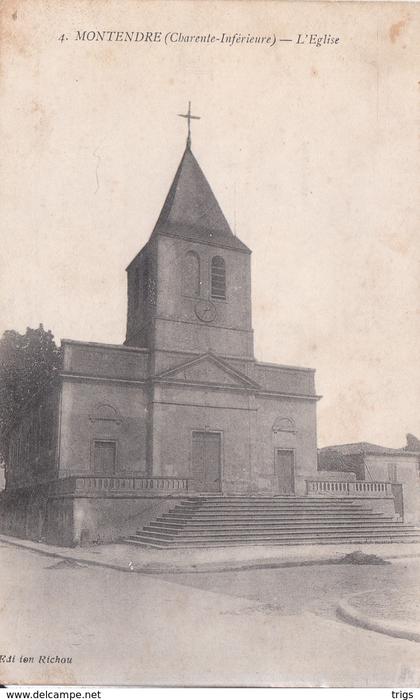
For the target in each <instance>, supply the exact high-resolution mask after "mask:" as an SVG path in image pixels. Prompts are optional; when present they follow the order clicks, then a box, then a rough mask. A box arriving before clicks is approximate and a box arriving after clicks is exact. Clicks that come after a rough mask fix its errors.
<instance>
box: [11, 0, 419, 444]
mask: <svg viewBox="0 0 420 700" xmlns="http://www.w3.org/2000/svg"><path fill="white" fill-rule="evenodd" d="M262 8H263V9H264V11H263V12H262ZM419 11H420V8H419V7H418V6H417V7H413V5H411V4H410V5H409V4H404V3H387V4H386V5H383V4H381V3H375V4H367V5H360V4H358V3H352V4H348V3H339V4H331V3H318V2H312V3H299V2H296V3H282V2H264V3H260V2H247V3H241V2H223V3H221V2H219V3H214V2H197V1H196V2H194V3H192V2H176V1H175V2H167V3H161V2H146V1H145V2H137V1H134V0H133V1H130V0H127V2H126V3H125V4H124V13H122V12H121V4H120V3H118V2H113V1H112V0H110V1H109V2H97V3H89V2H74V1H72V2H70V1H69V0H63V2H61V3H50V2H47V1H46V0H45V1H44V0H36V2H35V0H28V1H27V2H26V3H21V4H19V3H17V10H16V3H15V4H14V5H13V4H12V3H11V2H7V3H5V5H4V10H3V11H2V12H3V15H2V29H1V31H2V38H3V41H2V48H1V55H0V66H1V74H0V90H1V93H0V95H1V98H2V105H3V108H2V114H1V116H0V128H1V133H2V136H3V143H5V154H4V157H3V159H2V163H1V165H0V186H1V210H2V222H3V226H2V241H3V245H2V250H1V268H0V273H1V279H0V299H1V310H0V332H3V331H4V330H5V329H9V328H14V329H16V330H19V331H21V332H22V331H24V330H25V328H26V326H31V327H36V326H38V325H39V323H43V324H44V327H45V328H48V329H51V330H52V331H53V333H54V335H55V337H56V339H57V340H59V339H60V338H74V339H79V340H92V341H97V342H109V343H121V342H123V340H124V337H125V315H126V280H125V268H126V266H127V265H128V263H129V262H130V260H131V259H132V258H133V257H134V255H135V254H136V253H137V252H138V251H139V250H140V248H141V247H142V246H143V245H144V243H145V242H146V240H147V239H148V237H149V235H150V233H151V231H152V228H153V225H154V223H155V221H156V219H157V217H158V215H159V212H160V208H161V206H162V204H163V201H164V199H165V196H166V193H167V191H168V189H169V186H170V183H171V181H172V178H173V176H174V174H175V171H176V168H177V166H178V163H179V160H180V158H181V156H182V153H183V150H184V146H185V137H186V125H185V120H183V119H180V118H179V117H177V114H178V113H179V112H184V111H185V110H186V108H187V105H188V101H189V100H191V101H192V108H193V111H194V113H196V114H199V115H200V116H201V119H200V121H195V122H194V123H193V142H192V147H193V152H194V154H195V156H196V157H197V159H198V161H199V163H200V165H201V167H202V169H203V171H204V173H205V175H206V177H207V178H208V180H209V182H210V185H211V186H212V189H213V191H214V193H215V195H216V197H217V199H218V201H219V203H220V205H221V207H222V209H223V211H224V213H225V215H226V217H227V219H228V221H229V223H230V224H231V227H232V228H233V229H234V230H235V233H236V234H237V235H238V236H239V238H240V239H241V240H242V241H244V243H246V244H247V245H248V246H249V247H250V248H251V249H252V251H253V255H252V274H253V277H252V298H253V326H254V331H255V354H256V357H257V358H258V359H259V360H263V361H266V362H278V363H280V364H291V365H302V366H307V367H314V368H316V370H317V372H316V386H317V391H318V393H319V394H321V395H322V397H323V398H322V399H321V400H320V402H319V404H318V438H319V444H320V445H321V446H322V445H327V444H336V443H340V442H354V441H359V440H366V441H371V442H376V443H379V444H383V445H387V446H394V447H399V446H402V445H404V444H405V434H406V433H407V432H412V433H414V434H417V435H419V434H420V421H419V395H420V370H419V363H418V354H419V353H418V346H419V337H420V329H419V299H420V294H419V291H420V290H419V286H420V283H419V279H420V277H419V260H420V239H419V236H418V232H417V228H418V223H417V222H418V218H419V217H418V211H419V194H418V188H417V186H416V176H417V175H418V171H419V151H418V144H417V141H416V139H417V132H418V124H419V108H418V87H419V86H418V82H417V76H416V74H415V65H416V59H418V57H419V49H418V47H417V46H416V40H417V37H418V31H419V26H418V24H419V15H420V12H419ZM84 30H86V31H101V30H114V31H119V30H121V31H144V32H145V31H153V32H155V31H159V32H162V36H163V37H164V36H166V35H167V32H176V33H178V34H179V33H182V34H183V35H197V34H200V35H204V34H205V35H207V34H211V33H214V34H215V35H218V36H220V35H221V33H222V32H225V33H227V34H233V33H235V32H236V33H240V34H242V35H244V36H247V35H248V33H249V34H250V35H252V36H255V35H258V36H267V37H273V36H275V37H276V39H278V38H291V39H292V41H289V42H279V41H276V44H275V45H274V46H270V45H268V44H266V45H260V44H235V45H233V46H230V45H227V44H226V45H221V44H220V42H219V43H217V42H216V43H213V44H211V43H206V44H204V43H186V42H181V43H179V42H178V43H168V44H165V43H164V41H161V42H156V43H144V42H138V43H136V44H133V43H128V42H116V41H110V42H97V41H92V42H88V41H78V40H76V36H77V32H78V31H84ZM314 32H316V33H318V34H319V35H320V36H324V34H327V35H328V34H329V35H330V36H331V37H339V42H338V43H337V44H333V45H331V44H325V45H322V46H319V47H317V46H316V45H310V44H307V43H305V44H303V45H300V44H297V38H298V35H299V34H301V35H302V36H303V37H304V36H305V35H306V34H311V33H314ZM63 36H64V37H65V38H64V40H63V41H60V40H59V38H60V37H63Z"/></svg>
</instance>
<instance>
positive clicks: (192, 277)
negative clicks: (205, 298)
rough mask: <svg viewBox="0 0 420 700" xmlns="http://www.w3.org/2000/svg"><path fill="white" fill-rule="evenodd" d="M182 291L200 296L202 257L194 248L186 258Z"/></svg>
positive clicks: (188, 294) (187, 294)
mask: <svg viewBox="0 0 420 700" xmlns="http://www.w3.org/2000/svg"><path fill="white" fill-rule="evenodd" d="M182 292H183V294H185V295H186V296H188V297H199V296H200V258H199V257H198V255H197V253H195V252H194V251H193V250H190V252H189V253H187V254H186V256H185V259H184V269H183V275H182Z"/></svg>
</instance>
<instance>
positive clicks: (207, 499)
mask: <svg viewBox="0 0 420 700" xmlns="http://www.w3.org/2000/svg"><path fill="white" fill-rule="evenodd" d="M352 500H355V498H354V496H203V497H200V496H199V497H196V498H195V497H185V498H183V499H182V500H181V501H180V502H181V503H185V504H187V505H189V504H193V505H194V504H197V503H201V504H206V503H270V502H271V503H279V502H285V503H286V502H287V503H293V502H295V503H306V502H307V501H311V502H313V503H318V502H319V503H331V502H334V503H337V502H342V501H352Z"/></svg>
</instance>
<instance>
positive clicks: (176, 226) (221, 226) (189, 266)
mask: <svg viewBox="0 0 420 700" xmlns="http://www.w3.org/2000/svg"><path fill="white" fill-rule="evenodd" d="M182 116H185V117H186V118H187V119H188V127H189V128H188V137H187V144H186V148H185V151H184V154H183V156H182V158H181V162H180V164H179V166H178V169H177V171H176V173H175V177H174V179H173V182H172V184H171V186H170V188H169V192H168V194H167V196H166V199H165V201H164V204H163V207H162V210H161V212H160V215H159V217H158V220H157V222H156V225H155V227H154V229H153V232H152V235H151V237H150V239H149V241H148V242H147V243H146V245H145V246H144V247H143V248H142V250H141V251H140V253H139V254H138V255H137V256H136V257H135V258H134V260H133V261H132V262H131V263H130V265H129V266H128V268H127V274H128V315H127V338H126V344H127V345H135V346H140V347H147V348H149V350H151V351H152V353H153V362H154V363H155V369H156V368H157V366H158V364H159V362H160V361H162V362H163V361H164V360H162V358H163V355H164V354H165V353H168V352H169V353H170V352H175V353H186V354H201V353H206V352H212V353H215V354H219V355H224V354H225V355H226V356H230V357H237V358H241V359H243V358H245V359H252V358H253V338H252V325H251V270H250V252H251V251H250V250H249V248H247V246H246V245H244V243H242V242H241V241H240V240H239V239H238V238H237V237H236V236H234V234H233V233H232V231H231V229H230V226H229V224H228V222H227V220H226V218H225V216H224V214H223V212H222V210H221V208H220V206H219V204H218V202H217V200H216V197H215V196H214V194H213V192H212V189H211V187H210V185H209V183H208V182H207V179H206V177H205V175H204V173H203V171H202V170H201V168H200V166H199V164H198V163H197V160H196V158H195V157H194V155H193V153H192V150H191V132H190V119H192V118H193V117H192V115H191V109H190V108H189V109H188V113H187V114H186V115H182ZM162 353H163V354H162Z"/></svg>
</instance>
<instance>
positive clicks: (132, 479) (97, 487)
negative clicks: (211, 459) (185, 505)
mask: <svg viewBox="0 0 420 700" xmlns="http://www.w3.org/2000/svg"><path fill="white" fill-rule="evenodd" d="M189 481H190V479H187V478H183V477H156V476H154V477H147V476H96V475H79V474H77V475H76V474H75V475H71V476H66V477H63V478H62V479H58V480H57V481H55V482H54V484H53V485H52V490H53V493H54V494H56V495H65V494H66V495H68V494H70V495H76V496H77V495H101V494H102V495H105V494H109V495H116V494H134V495H138V494H140V493H145V494H148V495H151V494H160V495H162V494H165V495H166V494H177V493H179V494H182V493H187V492H188V490H189Z"/></svg>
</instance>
